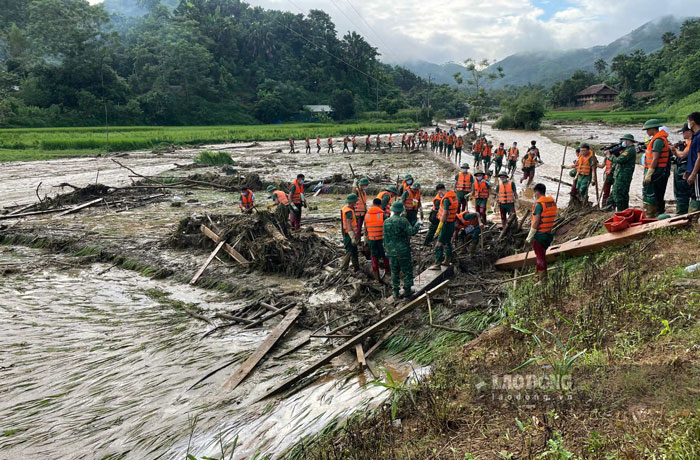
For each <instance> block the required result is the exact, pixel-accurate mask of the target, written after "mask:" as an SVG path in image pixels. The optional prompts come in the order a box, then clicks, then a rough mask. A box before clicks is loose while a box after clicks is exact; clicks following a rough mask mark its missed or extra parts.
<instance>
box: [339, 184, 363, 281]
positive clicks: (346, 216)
mask: <svg viewBox="0 0 700 460" xmlns="http://www.w3.org/2000/svg"><path fill="white" fill-rule="evenodd" d="M357 200H358V198H357V195H355V194H354V193H351V194H350V195H348V196H347V197H346V198H345V206H343V208H342V209H341V210H340V220H341V221H342V223H343V225H342V232H343V246H344V247H345V257H343V263H342V264H341V266H340V270H341V271H342V270H346V269H347V268H348V266H349V265H350V261H351V260H352V266H353V268H354V269H355V271H356V272H357V271H360V259H359V258H358V251H357V245H358V243H359V242H360V238H359V237H358V233H357V218H356V217H355V205H356V203H357Z"/></svg>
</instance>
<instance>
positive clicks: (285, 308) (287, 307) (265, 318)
mask: <svg viewBox="0 0 700 460" xmlns="http://www.w3.org/2000/svg"><path fill="white" fill-rule="evenodd" d="M294 305H296V303H290V304H289V305H286V306H284V307H282V308H278V309H277V311H273V312H272V313H269V314H267V315H265V316H262V317H260V318H258V319H256V320H255V321H253V322H252V323H250V324H248V325H247V326H246V327H244V328H243V329H252V328H254V327H255V326H258V325H260V324H262V323H264V322H265V321H267V320H269V319H270V318H274V317H275V316H277V315H279V314H281V313H284V312H285V311H287V310H289V309H290V308H292V307H293V306H294Z"/></svg>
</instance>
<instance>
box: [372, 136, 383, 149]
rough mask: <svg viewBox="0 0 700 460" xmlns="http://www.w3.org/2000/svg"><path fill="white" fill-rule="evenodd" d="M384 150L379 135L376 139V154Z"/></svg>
mask: <svg viewBox="0 0 700 460" xmlns="http://www.w3.org/2000/svg"><path fill="white" fill-rule="evenodd" d="M381 148H382V138H381V137H379V133H377V139H376V147H375V148H374V151H375V152H378V151H379V150H381Z"/></svg>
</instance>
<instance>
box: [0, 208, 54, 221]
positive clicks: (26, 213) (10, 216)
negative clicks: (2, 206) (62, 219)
mask: <svg viewBox="0 0 700 460" xmlns="http://www.w3.org/2000/svg"><path fill="white" fill-rule="evenodd" d="M65 210H66V208H58V209H47V210H45V211H31V212H24V213H22V214H13V215H9V214H6V215H4V216H0V220H6V219H21V218H22V217H29V216H38V215H41V214H50V213H52V212H61V211H65Z"/></svg>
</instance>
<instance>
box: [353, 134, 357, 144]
mask: <svg viewBox="0 0 700 460" xmlns="http://www.w3.org/2000/svg"><path fill="white" fill-rule="evenodd" d="M352 145H357V139H355V136H352Z"/></svg>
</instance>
